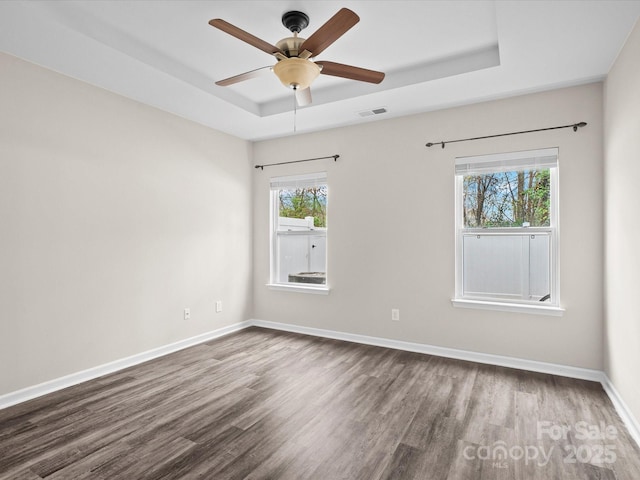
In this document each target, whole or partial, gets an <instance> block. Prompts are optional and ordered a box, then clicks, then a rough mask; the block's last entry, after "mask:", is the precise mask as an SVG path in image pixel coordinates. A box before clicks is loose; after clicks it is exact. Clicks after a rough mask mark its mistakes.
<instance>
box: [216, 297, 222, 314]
mask: <svg viewBox="0 0 640 480" xmlns="http://www.w3.org/2000/svg"><path fill="white" fill-rule="evenodd" d="M221 311H222V300H216V313H220V312H221Z"/></svg>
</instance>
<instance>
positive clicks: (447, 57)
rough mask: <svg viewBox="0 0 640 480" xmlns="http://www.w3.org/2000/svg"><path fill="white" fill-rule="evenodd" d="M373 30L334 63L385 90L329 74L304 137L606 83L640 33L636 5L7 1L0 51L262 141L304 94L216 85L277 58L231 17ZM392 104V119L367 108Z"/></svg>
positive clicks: (358, 33) (591, 1)
mask: <svg viewBox="0 0 640 480" xmlns="http://www.w3.org/2000/svg"><path fill="white" fill-rule="evenodd" d="M342 7H347V8H350V9H351V10H353V11H355V12H356V13H357V14H358V15H359V16H360V23H358V24H357V25H356V26H355V27H353V28H352V29H351V30H349V31H348V32H347V33H346V34H345V35H344V36H343V37H341V38H340V39H338V40H337V41H336V42H335V43H334V44H333V45H331V46H330V47H329V48H327V49H326V50H325V51H324V52H323V53H322V54H321V55H319V56H318V60H330V61H335V62H340V63H347V64H351V65H355V66H359V67H364V68H369V69H373V70H381V71H384V72H386V74H387V76H386V78H385V80H384V81H383V82H382V83H381V84H380V85H371V84H367V83H363V82H356V81H353V80H346V79H340V78H336V77H329V76H326V75H321V76H320V77H319V78H318V79H317V80H316V81H315V82H314V84H313V86H312V91H313V104H312V105H310V106H308V107H304V108H301V109H298V111H297V114H296V125H297V131H298V132H308V131H315V130H321V129H326V128H331V127H336V126H341V125H348V124H354V123H360V122H368V121H373V120H375V119H380V118H390V117H394V116H402V115H408V114H412V113H418V112H423V111H429V110H435V109H439V108H445V107H449V106H454V105H462V104H467V103H474V102H479V101H484V100H488V99H494V98H500V97H506V96H510V95H516V94H521V93H527V92H535V91H541V90H546V89H551V88H557V87H562V86H569V85H576V84H581V83H587V82H591V81H597V80H601V79H603V78H604V76H605V75H606V74H607V72H608V71H609V68H610V66H611V64H612V63H613V61H614V60H615V57H616V55H617V53H618V52H619V51H620V48H621V47H622V45H623V44H624V41H625V39H626V38H627V36H628V34H629V32H630V31H631V29H632V28H633V25H634V23H635V22H636V21H637V19H638V17H639V16H640V0H627V1H614V0H607V1H597V0H588V1H578V0H573V1H558V0H554V1H542V0H540V1H524V0H520V1H485V0H467V1H400V0H394V1H348V0H347V1H341V2H335V1H309V0H271V1H262V0H256V1H237V0H235V1H187V0H177V1H171V0H164V1H151V0H120V1H115V0H110V1H101V0H93V1H86V0H81V1H78V0H71V1H63V0H58V1H37V0H34V1H13V0H9V1H8V0H4V1H2V2H0V50H2V51H5V52H7V53H10V54H12V55H16V56H18V57H21V58H24V59H26V60H29V61H31V62H34V63H37V64H40V65H43V66H45V67H48V68H51V69H53V70H56V71H59V72H62V73H64V74H67V75H69V76H72V77H75V78H78V79H81V80H84V81H86V82H89V83H92V84H94V85H98V86H100V87H103V88H105V89H108V90H111V91H114V92H117V93H119V94H121V95H124V96H127V97H130V98H133V99H135V100H138V101H140V102H143V103H146V104H149V105H153V106H155V107H158V108H161V109H163V110H166V111H169V112H172V113H174V114H177V115H180V116H182V117H185V118H188V119H191V120H194V121H196V122H199V123H202V124H204V125H207V126H210V127H213V128H216V129H218V130H221V131H224V132H227V133H230V134H232V135H236V136H238V137H241V138H245V139H250V140H259V139H264V138H271V137H277V136H284V135H291V134H293V123H294V115H293V97H292V92H291V91H290V90H288V89H287V88H285V87H284V86H282V85H281V84H280V83H279V81H278V80H277V78H276V77H275V75H273V74H271V75H267V76H264V77H261V78H256V79H252V80H248V81H246V82H242V83H240V84H236V85H233V86H230V87H219V86H216V85H215V83H214V82H215V81H216V80H220V79H222V78H226V77H229V76H232V75H235V74H239V73H242V72H245V71H248V70H253V69H255V68H258V67H263V66H267V65H272V64H273V63H275V59H274V58H273V57H271V56H269V55H267V54H266V53H264V52H262V51H260V50H258V49H256V48H253V47H251V46H250V45H247V44H246V43H243V42H241V41H240V40H238V39H236V38H233V37H231V36H229V35H227V34H225V33H223V32H221V31H219V30H217V29H215V28H213V27H211V26H210V25H208V21H209V20H211V19H212V18H222V19H224V20H227V21H228V22H230V23H232V24H234V25H236V26H238V27H240V28H242V29H243V30H246V31H248V32H250V33H252V34H254V35H256V36H257V37H260V38H262V39H264V40H266V41H268V42H269V43H272V44H275V43H276V42H277V41H278V40H279V39H281V38H284V37H288V36H290V32H289V31H288V30H287V29H286V28H285V27H284V26H283V25H282V23H281V20H280V18H281V16H282V14H283V13H284V12H286V11H289V10H300V11H303V12H305V13H307V14H308V15H309V17H310V24H309V27H308V28H307V29H306V30H304V31H303V32H302V34H301V36H302V37H308V36H309V35H310V34H311V33H313V32H314V31H315V30H317V29H318V28H319V27H320V26H321V25H322V24H323V23H324V22H326V21H327V20H328V19H329V18H330V17H331V16H332V15H333V14H334V13H336V12H337V11H338V10H339V9H340V8H342ZM378 107H385V108H386V109H387V110H388V113H385V114H382V115H377V116H375V117H374V116H369V117H361V116H360V115H358V112H361V111H365V110H371V109H374V108H378Z"/></svg>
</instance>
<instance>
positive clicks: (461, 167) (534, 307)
mask: <svg viewBox="0 0 640 480" xmlns="http://www.w3.org/2000/svg"><path fill="white" fill-rule="evenodd" d="M552 157H553V158H552ZM523 167H525V168H549V174H550V175H549V176H550V196H551V198H550V203H551V206H550V207H551V208H550V211H549V217H550V218H549V220H550V222H549V223H550V225H549V226H548V227H511V228H465V226H464V224H463V204H462V203H463V179H464V176H465V175H467V174H470V173H490V172H498V171H510V170H517V169H518V168H523ZM558 200H559V173H558V148H547V149H540V150H529V151H522V152H510V153H500V154H492V155H481V156H475V157H459V158H456V169H455V242H456V257H455V298H453V299H452V304H453V305H454V306H455V307H462V308H476V309H489V310H502V311H510V312H525V313H534V314H543V315H556V316H557V315H562V312H563V311H564V310H563V309H562V308H561V307H560V282H559V278H560V271H559V265H560V263H559V259H558V252H559V231H560V229H559V225H558V219H559V201H558ZM536 234H543V235H549V239H550V242H549V250H550V251H549V271H550V288H549V290H550V292H549V293H550V294H551V299H550V300H551V301H550V302H536V301H530V300H525V299H510V298H499V297H497V296H484V295H482V296H481V295H477V296H474V295H469V294H466V293H465V292H464V278H463V274H464V258H463V257H464V251H463V241H464V237H465V236H468V235H476V236H484V235H536Z"/></svg>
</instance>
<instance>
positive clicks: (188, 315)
mask: <svg viewBox="0 0 640 480" xmlns="http://www.w3.org/2000/svg"><path fill="white" fill-rule="evenodd" d="M190 318H191V309H190V308H185V309H184V319H185V320H189V319H190Z"/></svg>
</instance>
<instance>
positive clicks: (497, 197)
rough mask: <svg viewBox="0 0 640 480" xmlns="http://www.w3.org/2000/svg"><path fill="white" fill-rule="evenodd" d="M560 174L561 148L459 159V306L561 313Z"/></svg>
mask: <svg viewBox="0 0 640 480" xmlns="http://www.w3.org/2000/svg"><path fill="white" fill-rule="evenodd" d="M557 170H558V149H557V148H549V149H544V150H535V151H526V152H514V153H504V154H496V155H483V156H477V157H462V158H457V159H456V165H455V179H456V217H457V218H456V300H462V301H471V303H473V302H476V303H478V304H480V303H484V304H485V305H486V304H498V305H500V304H502V305H507V304H509V305H517V306H528V307H542V308H543V309H544V308H545V307H546V308H548V307H555V308H556V309H559V308H558V307H559V298H558V295H559V288H558V274H557V263H558V262H557V251H558V223H557V222H558V174H557ZM455 303H456V302H455V301H454V304H455ZM463 306H464V305H463Z"/></svg>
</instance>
